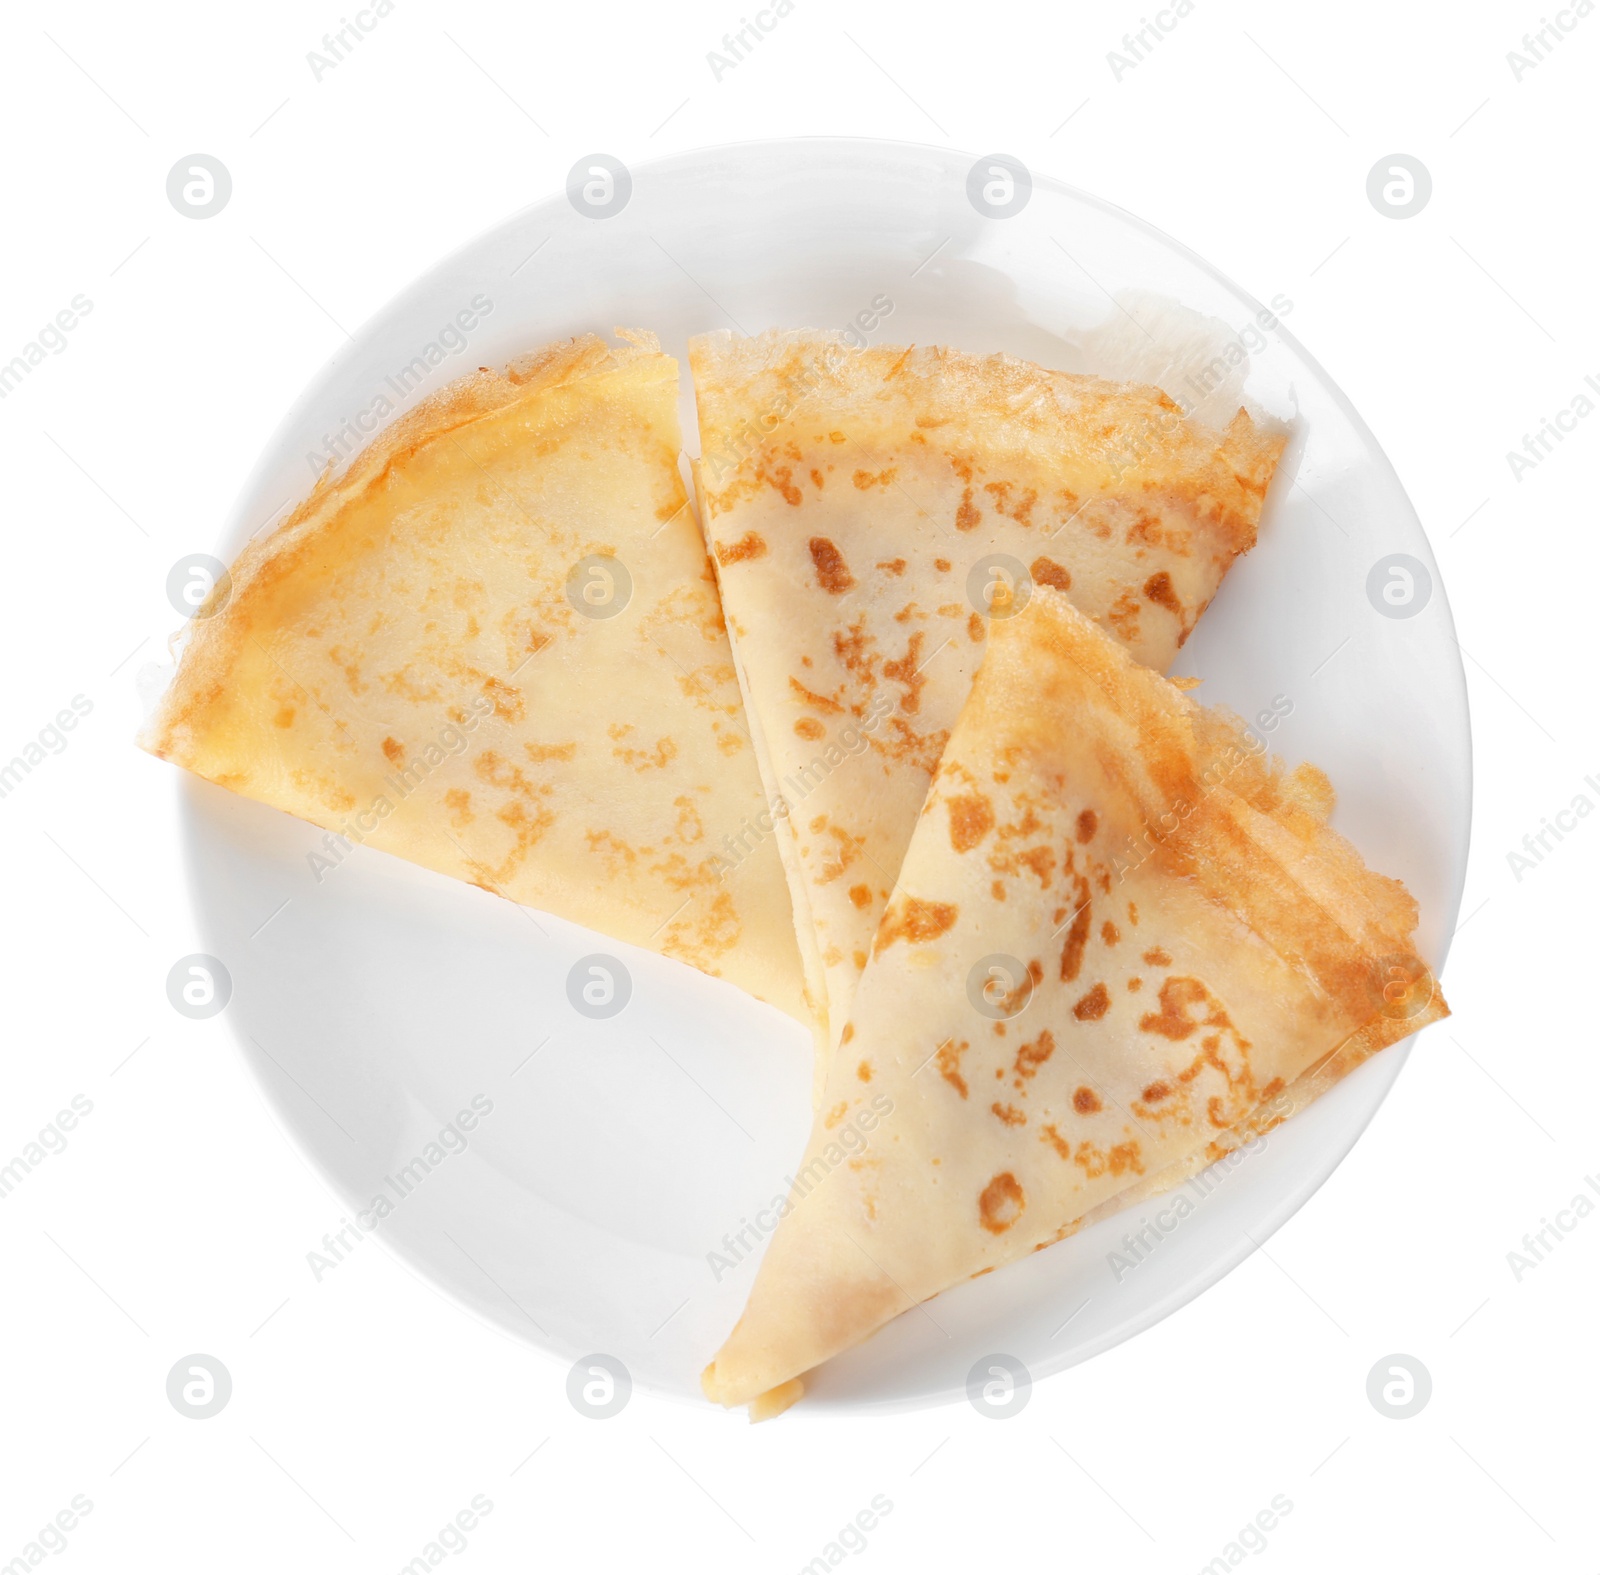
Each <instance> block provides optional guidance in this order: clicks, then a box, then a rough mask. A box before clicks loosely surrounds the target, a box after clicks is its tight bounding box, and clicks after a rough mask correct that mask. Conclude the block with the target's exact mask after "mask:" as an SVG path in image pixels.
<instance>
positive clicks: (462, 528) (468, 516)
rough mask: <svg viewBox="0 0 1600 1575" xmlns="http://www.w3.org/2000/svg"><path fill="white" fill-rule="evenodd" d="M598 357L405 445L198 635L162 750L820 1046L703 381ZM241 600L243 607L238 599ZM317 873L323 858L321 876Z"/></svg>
mask: <svg viewBox="0 0 1600 1575" xmlns="http://www.w3.org/2000/svg"><path fill="white" fill-rule="evenodd" d="M626 337H628V338H630V339H631V340H632V342H631V343H629V344H626V345H623V346H621V347H619V348H616V349H612V348H608V347H607V345H606V344H605V343H604V342H603V341H602V340H600V339H597V338H595V337H594V336H592V335H586V336H584V337H582V338H579V339H574V340H572V341H570V342H567V343H564V344H558V345H554V346H551V347H549V348H547V349H545V350H542V351H540V352H539V353H537V354H535V355H533V356H531V357H529V358H527V359H526V360H524V361H522V362H519V363H517V364H516V365H513V366H512V367H511V368H509V369H508V370H507V371H506V372H504V373H499V372H491V371H481V372H479V373H478V374H476V375H475V376H472V377H469V378H466V379H464V380H463V381H461V382H458V383H455V384H453V385H452V386H450V387H449V388H447V389H445V390H444V391H443V392H441V393H440V394H439V395H437V396H436V397H434V398H432V399H430V400H428V401H427V402H426V403H425V404H423V405H421V406H419V407H418V408H417V409H416V410H415V411H413V412H411V413H410V414H408V415H406V416H405V417H404V418H403V419H401V420H400V421H398V422H396V423H395V424H394V425H393V426H392V427H391V428H389V429H388V430H387V431H385V432H384V433H382V434H381V435H380V436H379V437H378V438H377V439H376V440H375V441H374V442H373V443H372V445H371V446H370V447H369V448H367V449H366V450H365V451H364V452H363V453H361V454H360V455H359V456H358V457H357V458H356V459H355V460H354V461H353V462H352V464H351V465H350V466H349V467H348V469H347V470H346V471H345V473H344V474H343V475H342V476H339V477H338V478H337V479H335V478H333V477H332V476H327V477H324V479H323V480H322V481H321V482H320V483H319V484H318V486H317V488H316V490H315V491H314V492H313V493H312V495H311V497H310V498H309V499H308V500H307V501H306V502H305V503H304V504H302V505H301V506H300V507H299V508H298V509H297V510H296V511H295V512H294V514H293V515H292V516H291V517H290V518H289V519H288V520H287V521H286V522H285V523H284V524H283V525H282V526H281V527H279V528H278V529H277V530H275V531H274V532H273V533H272V534H271V535H270V536H268V537H266V538H264V539H263V540H262V541H260V542H257V543H252V544H251V545H250V546H248V547H247V548H246V549H245V551H244V553H243V555H242V556H241V557H240V559H239V561H238V563H236V564H235V565H234V566H233V569H232V573H231V590H230V591H229V592H228V594H227V597H226V601H225V603H223V604H222V605H221V606H220V608H218V607H206V608H203V609H202V613H209V614H210V615H209V616H201V617H198V618H196V619H194V620H193V621H192V622H191V624H190V625H189V629H188V634H187V644H186V646H185V649H184V651H183V654H182V658H181V661H180V663H179V667H178V671H177V674H176V676H175V678H174V680H173V682H172V684H171V686H170V688H169V689H168V692H167V693H166V695H165V697H164V698H163V700H162V701H161V704H160V706H159V709H158V710H157V711H156V713H155V715H154V716H153V717H152V718H151V720H150V722H149V724H148V726H147V728H146V729H145V732H144V734H143V736H142V737H141V739H140V742H141V743H142V744H143V745H144V747H145V748H147V749H149V750H151V751H152V752H153V753H155V754H158V755H161V756H163V757H165V758H166V759H168V760H172V761H174V762H176V763H177V764H179V765H182V766H186V767H188V769H189V770H191V771H194V772H197V773H198V774H199V775H201V776H203V777H207V778H209V779H210V780H211V781H213V782H217V783H220V784H221V785H222V786H224V787H227V788H232V789H233V790H234V791H235V792H238V793H242V794H244V795H246V796H247V797H249V798H254V799H259V800H260V801H261V802H262V803H265V804H271V805H273V806H274V807H276V808H278V809H282V810H287V811H288V812H289V813H290V814H294V815H298V816H301V817H302V818H303V819H305V820H309V821H313V822H315V823H316V824H317V825H319V826H325V827H327V828H328V829H329V830H330V831H333V832H335V833H336V834H337V837H338V839H339V840H335V841H331V842H329V843H328V844H326V846H327V849H328V853H329V858H328V859H327V860H320V862H318V863H317V878H318V879H322V878H325V877H327V875H328V870H329V869H330V868H331V867H332V864H333V862H334V861H336V860H337V859H338V858H339V857H340V856H341V855H342V853H343V851H344V850H345V849H347V848H348V847H349V846H350V845H352V844H353V843H357V842H363V843H366V844H367V845H369V846H371V847H375V848H381V849H383V850H385V851H387V852H390V853H396V854H399V855H400V856H401V857H403V858H407V859H411V860H414V861H415V862H416V863H418V864H423V865H426V866H428V867H429V868H430V869H434V870H440V871H443V872H444V873H445V874H448V875H455V876H459V877H460V878H462V879H463V880H469V881H473V882H475V883H476V884H478V885H480V886H483V887H485V888H487V889H488V890H490V891H494V892H498V893H500V894H501V895H503V896H506V897H508V898H510V899H512V900H513V901H515V902H519V903H525V904H528V905H530V906H533V907H538V908H544V909H547V910H548V911H550V912H552V913H556V914H559V915H561V916H563V917H565V918H568V919H573V920H576V921H577V922H579V923H581V924H585V925H589V926H591V927H593V928H594V929H597V930H601V931H604V932H605V933H606V934H608V935H611V936H616V937H618V938H620V939H622V940H625V941H631V942H633V943H635V944H637V945H640V946H646V947H651V948H654V949H655V950H657V951H660V952H664V953H666V954H667V955H668V956H670V957H676V958H679V959H681V960H682V961H684V962H686V963H690V964H693V965H694V966H695V967H697V968H701V969H704V970H705V971H706V972H707V973H712V974H718V975H721V976H723V977H725V978H727V979H729V980H731V981H732V982H733V983H735V984H738V985H740V986H742V987H743V988H745V989H746V990H749V991H751V992H752V993H754V994H756V995H758V996H761V997H763V998H764V999H766V1000H768V1001H770V1002H772V1003H773V1004H774V1005H776V1006H779V1007H781V1008H782V1009H783V1010H785V1011H787V1012H790V1013H791V1014H793V1015H795V1016H797V1017H800V1018H801V1020H802V1021H809V1012H808V1010H807V1008H806V1005H805V1002H804V991H803V983H802V974H801V969H800V962H799V957H798V954H797V952H796V947H795V940H794V934H793V920H792V917H791V915H790V912H789V899H788V892H787V889H786V886H785V881H784V875H783V870H782V867H781V865H780V863H779V860H778V856H777V853H776V850H775V849H774V848H773V847H772V846H771V845H770V841H769V843H768V844H766V845H759V846H752V847H751V848H750V849H749V850H748V851H743V850H734V853H733V854H732V855H730V851H729V850H730V848H732V847H733V844H732V842H731V841H730V839H732V838H736V837H738V836H739V835H740V833H741V828H742V827H743V826H744V825H746V824H747V823H748V822H749V821H751V820H753V819H755V818H756V817H759V816H760V815H761V814H762V812H763V810H764V808H765V801H764V799H763V796H762V788H761V780H760V775H759V772H758V768H757V765H756V761H755V755H754V751H753V749H752V747H751V743H750V739H749V736H748V733H747V731H746V727H745V722H744V717H743V711H742V706H741V703H740V696H739V686H738V680H737V678H736V676H735V673H734V668H733V662H732V657H731V654H730V651H729V648H728V639H727V633H726V630H725V628H724V625H723V622H722V616H721V611H720V608H719V604H718V600H717V593H716V585H715V580H714V576H713V573H712V570H711V566H710V564H709V563H708V561H707V559H706V555H705V548H704V544H703V542H702V540H701V537H700V533H699V530H698V528H697V526H696V524H695V521H694V518H693V516H692V513H691V511H690V509H689V506H688V500H687V496H686V494H685V491H684V487H683V482H682V480H681V478H680V476H679V471H678V455H679V430H678V419H677V397H678V382H677V363H676V362H675V361H673V360H672V359H671V358H670V357H668V356H665V355H663V354H661V353H660V350H659V347H658V345H657V344H656V341H655V339H654V338H653V336H650V335H643V334H640V335H631V336H626ZM217 599H218V600H220V599H221V593H217ZM319 857H320V856H319Z"/></svg>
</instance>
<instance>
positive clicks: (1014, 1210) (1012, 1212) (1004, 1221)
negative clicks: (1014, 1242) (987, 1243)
mask: <svg viewBox="0 0 1600 1575" xmlns="http://www.w3.org/2000/svg"><path fill="white" fill-rule="evenodd" d="M1027 1206H1028V1200H1027V1198H1026V1196H1024V1194H1023V1191H1022V1186H1021V1183H1020V1182H1018V1180H1017V1178H1016V1177H1015V1176H1013V1175H1012V1174H1011V1172H1010V1171H1009V1170H1002V1171H1001V1172H1000V1174H999V1175H998V1176H996V1177H995V1178H994V1180H993V1181H991V1182H990V1183H989V1185H988V1186H987V1187H985V1188H984V1189H983V1191H982V1193H981V1194H980V1195H979V1197H978V1218H979V1220H980V1221H981V1222H982V1224H983V1228H984V1229H985V1230H986V1231H988V1232H990V1233H991V1234H992V1235H995V1236H1002V1235H1004V1234H1005V1232H1006V1231H1008V1230H1010V1229H1011V1227H1012V1226H1013V1225H1015V1224H1016V1223H1017V1221H1018V1220H1019V1219H1020V1218H1021V1217H1022V1211H1023V1210H1024V1209H1025V1208H1027Z"/></svg>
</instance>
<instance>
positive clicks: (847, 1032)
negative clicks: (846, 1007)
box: [839, 1023, 856, 1045]
mask: <svg viewBox="0 0 1600 1575" xmlns="http://www.w3.org/2000/svg"><path fill="white" fill-rule="evenodd" d="M855 1036H856V1025H855V1024H854V1023H846V1024H845V1025H844V1032H843V1033H842V1034H840V1035H839V1043H840V1044H842V1045H847V1044H849V1043H850V1041H851V1040H852V1039H854V1038H855Z"/></svg>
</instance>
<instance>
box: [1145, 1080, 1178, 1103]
mask: <svg viewBox="0 0 1600 1575" xmlns="http://www.w3.org/2000/svg"><path fill="white" fill-rule="evenodd" d="M1171 1092H1172V1090H1171V1089H1170V1088H1168V1087H1167V1085H1166V1084H1165V1083H1159V1082H1158V1083H1152V1084H1151V1085H1150V1086H1149V1087H1148V1088H1147V1089H1145V1091H1144V1092H1143V1093H1142V1094H1140V1096H1139V1097H1140V1098H1141V1099H1142V1100H1143V1101H1144V1102H1145V1103H1146V1104H1147V1105H1155V1104H1159V1103H1160V1102H1161V1101H1162V1100H1163V1099H1165V1098H1166V1097H1167V1095H1168V1094H1170V1093H1171Z"/></svg>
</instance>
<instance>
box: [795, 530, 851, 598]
mask: <svg viewBox="0 0 1600 1575" xmlns="http://www.w3.org/2000/svg"><path fill="white" fill-rule="evenodd" d="M806 545H807V547H809V548H810V549H811V561H812V563H813V564H814V565H815V566H816V570H817V584H818V585H820V586H821V587H822V588H823V590H825V591H826V592H827V593H828V594H829V595H830V596H843V595H844V593H845V592H846V591H848V590H849V589H850V588H851V587H852V586H853V585H854V584H855V583H856V577H855V576H854V575H853V574H852V573H851V572H850V568H849V565H848V564H846V563H845V561H844V555H843V554H842V553H841V552H840V551H839V549H838V548H837V547H835V546H834V544H833V543H832V542H831V541H829V540H828V538H827V537H826V536H813V537H812V538H811V540H810V541H808V542H807V543H806Z"/></svg>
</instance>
